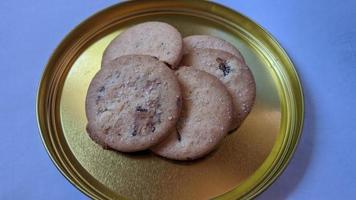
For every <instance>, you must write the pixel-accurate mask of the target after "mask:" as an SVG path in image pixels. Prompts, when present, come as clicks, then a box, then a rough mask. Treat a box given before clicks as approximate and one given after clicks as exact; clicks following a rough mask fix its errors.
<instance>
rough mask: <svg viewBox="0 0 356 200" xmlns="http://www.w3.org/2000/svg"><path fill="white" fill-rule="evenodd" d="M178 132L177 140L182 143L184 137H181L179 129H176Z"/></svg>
mask: <svg viewBox="0 0 356 200" xmlns="http://www.w3.org/2000/svg"><path fill="white" fill-rule="evenodd" d="M176 131H177V139H178V141H179V142H180V141H182V136H181V135H180V133H179V131H178V129H177V128H176Z"/></svg>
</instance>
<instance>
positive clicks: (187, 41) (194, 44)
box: [183, 35, 245, 62]
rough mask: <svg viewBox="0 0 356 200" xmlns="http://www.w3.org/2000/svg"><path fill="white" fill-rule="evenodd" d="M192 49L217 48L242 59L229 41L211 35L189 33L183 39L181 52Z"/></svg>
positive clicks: (187, 51)
mask: <svg viewBox="0 0 356 200" xmlns="http://www.w3.org/2000/svg"><path fill="white" fill-rule="evenodd" d="M194 49H218V50H222V51H226V52H229V53H231V54H232V55H235V56H236V57H237V58H238V59H240V60H242V61H243V62H245V61H244V58H243V56H242V55H241V52H240V51H239V50H238V49H237V48H236V47H235V46H234V45H232V44H230V43H229V42H227V41H225V40H223V39H221V38H217V37H214V36H211V35H191V36H188V37H185V38H184V39H183V53H184V54H186V53H189V52H190V51H191V50H194Z"/></svg>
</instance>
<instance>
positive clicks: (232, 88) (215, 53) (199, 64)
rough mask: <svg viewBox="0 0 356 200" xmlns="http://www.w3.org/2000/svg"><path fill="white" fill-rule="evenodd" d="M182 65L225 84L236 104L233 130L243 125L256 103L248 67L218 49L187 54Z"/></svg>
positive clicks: (253, 84)
mask: <svg viewBox="0 0 356 200" xmlns="http://www.w3.org/2000/svg"><path fill="white" fill-rule="evenodd" d="M182 65H189V66H192V67H194V68H196V69H200V70H203V71H205V72H208V73H210V74H212V75H214V76H215V77H217V78H218V79H219V80H221V82H223V83H224V85H225V86H226V88H227V89H228V91H229V92H230V94H231V96H232V99H233V104H234V108H235V109H234V110H235V112H234V122H233V123H232V127H231V129H235V128H237V127H239V126H240V125H241V123H242V122H243V120H244V119H245V118H246V117H247V115H248V114H249V112H250V111H251V108H252V106H253V104H254V101H255V96H256V85H255V80H254V78H253V75H252V73H251V71H250V69H249V68H248V66H247V65H246V64H245V63H244V62H242V61H241V60H240V59H238V58H237V57H236V56H234V55H232V54H230V53H228V52H224V51H220V50H216V49H195V50H192V51H191V52H190V53H189V54H185V55H184V56H183V59H182Z"/></svg>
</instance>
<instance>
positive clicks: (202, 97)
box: [151, 67, 232, 160]
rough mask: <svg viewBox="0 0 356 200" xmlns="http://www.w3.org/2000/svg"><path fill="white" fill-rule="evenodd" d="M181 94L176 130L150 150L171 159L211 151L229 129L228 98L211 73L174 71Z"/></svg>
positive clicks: (229, 98) (187, 69)
mask: <svg viewBox="0 0 356 200" xmlns="http://www.w3.org/2000/svg"><path fill="white" fill-rule="evenodd" d="M176 74H177V76H178V81H179V83H180V86H181V89H182V93H183V105H182V113H181V117H180V119H179V121H178V123H177V127H176V130H174V131H173V132H172V134H171V135H170V136H169V137H168V138H167V139H165V140H164V141H163V142H161V143H159V144H158V145H157V146H155V147H153V148H151V150H152V151H153V152H154V153H156V154H158V155H160V156H163V157H166V158H169V159H174V160H192V159H197V158H200V157H203V156H204V155H206V154H208V153H209V152H211V151H212V150H214V149H215V148H216V147H217V145H218V144H219V142H220V141H221V140H222V139H223V138H224V136H225V135H226V134H227V131H228V130H229V127H230V124H231V120H232V100H231V96H230V95H229V93H228V91H227V90H226V88H225V86H224V85H223V84H222V83H221V82H220V81H219V80H218V79H217V78H215V77H214V76H212V75H210V74H208V73H206V72H204V71H200V70H197V69H194V68H191V67H181V68H180V69H179V70H178V71H177V72H176Z"/></svg>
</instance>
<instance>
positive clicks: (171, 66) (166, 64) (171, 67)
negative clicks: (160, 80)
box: [163, 61, 172, 68]
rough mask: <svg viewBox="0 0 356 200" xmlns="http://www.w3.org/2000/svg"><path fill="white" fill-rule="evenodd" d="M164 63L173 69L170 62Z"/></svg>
mask: <svg viewBox="0 0 356 200" xmlns="http://www.w3.org/2000/svg"><path fill="white" fill-rule="evenodd" d="M163 62H164V64H166V65H167V66H168V67H169V68H172V65H171V64H169V63H168V62H166V61H163Z"/></svg>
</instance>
